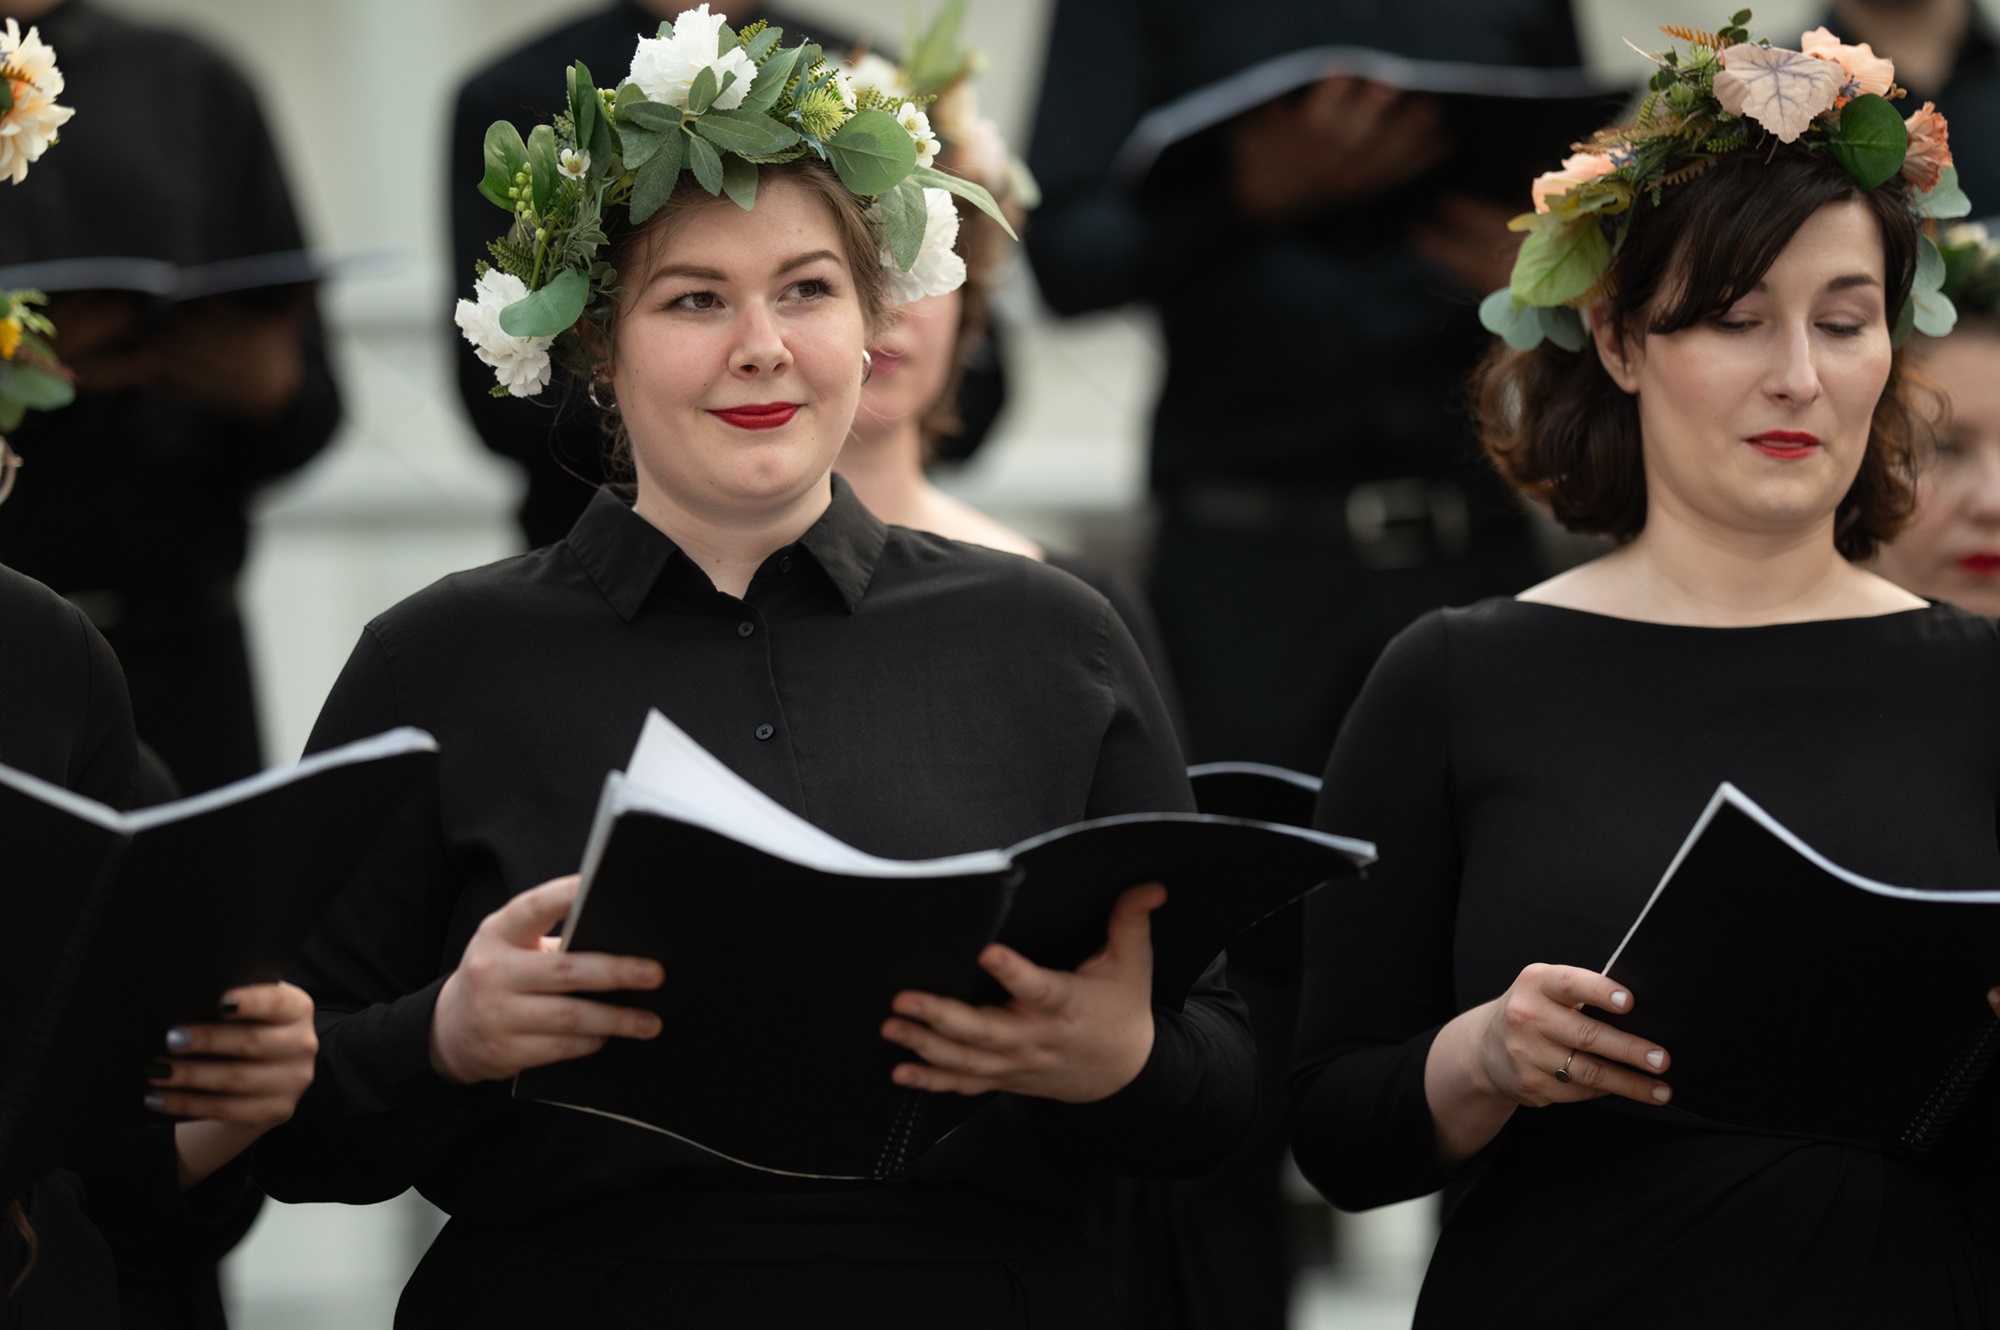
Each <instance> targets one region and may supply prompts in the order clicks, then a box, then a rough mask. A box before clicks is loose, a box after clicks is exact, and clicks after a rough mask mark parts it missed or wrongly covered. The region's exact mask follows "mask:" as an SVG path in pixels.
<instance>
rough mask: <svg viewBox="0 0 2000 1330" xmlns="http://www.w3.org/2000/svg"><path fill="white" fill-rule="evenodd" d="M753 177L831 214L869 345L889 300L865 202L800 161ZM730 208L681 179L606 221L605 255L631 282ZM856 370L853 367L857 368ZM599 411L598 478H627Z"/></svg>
mask: <svg viewBox="0 0 2000 1330" xmlns="http://www.w3.org/2000/svg"><path fill="white" fill-rule="evenodd" d="M757 176H758V180H757V185H758V190H759V192H760V193H761V192H762V191H763V190H766V189H769V188H770V187H771V185H772V184H773V183H774V182H776V181H779V180H790V181H793V182H795V183H797V184H800V185H802V186H804V187H805V188H806V190H807V191H808V192H810V193H811V194H813V195H814V196H815V197H817V198H818V199H819V201H820V202H821V203H824V204H825V205H826V208H827V211H828V212H829V213H831V214H832V215H833V222H834V230H835V231H836V232H837V233H838V234H839V236H840V247H841V249H842V250H843V251H844V252H845V254H846V256H847V267H848V278H849V280H850V281H852V282H853V283H854V295H855V298H856V300H858V301H859V302H860V304H861V320H862V323H863V325H864V327H865V328H866V330H867V334H868V338H869V340H871V341H872V340H873V339H874V337H875V335H876V334H877V333H879V332H880V331H881V330H882V327H883V325H884V323H885V322H886V321H887V319H888V317H889V296H888V292H887V290H886V289H885V286H884V283H883V278H882V264H881V262H880V259H879V246H880V243H881V242H880V241H879V240H878V239H877V238H876V235H875V229H874V227H873V226H871V225H870V224H869V221H868V214H867V208H866V205H865V204H863V203H862V201H861V200H860V199H859V198H856V197H855V195H854V193H853V192H852V191H851V190H849V189H848V188H847V186H845V185H843V184H841V183H840V177H839V176H836V175H835V174H834V173H833V168H832V167H830V166H828V165H827V164H826V163H824V162H821V161H819V160H817V159H815V158H802V159H800V160H799V161H796V162H786V163H784V164H783V165H779V166H760V167H758V168H757ZM735 206H736V205H735V204H734V203H732V202H730V201H729V199H728V198H727V197H726V196H724V197H720V198H718V197H717V196H716V195H713V194H710V193H709V192H708V191H707V190H705V189H703V188H702V187H701V186H700V185H699V184H698V183H696V181H695V179H694V177H693V175H691V174H690V175H684V176H683V177H682V178H681V181H680V184H679V185H678V186H676V187H675V189H674V192H673V193H672V194H671V195H669V196H668V198H667V201H666V202H665V203H663V204H661V205H660V208H659V211H657V212H655V213H654V214H653V215H652V216H651V217H648V218H647V219H646V220H645V221H644V222H643V223H642V224H640V225H638V226H634V225H632V223H631V222H630V221H629V220H627V218H626V216H625V212H624V210H623V209H620V210H618V211H617V212H616V213H615V214H614V215H613V216H610V217H607V218H606V219H605V226H604V232H605V239H606V244H605V247H604V253H605V258H606V260H607V261H608V262H609V263H610V264H611V266H612V267H614V268H616V269H617V270H618V272H619V274H620V277H619V280H620V281H621V283H623V282H629V281H630V280H631V279H632V278H634V277H636V275H637V274H638V272H639V269H640V266H641V265H642V263H643V262H644V260H645V258H646V256H647V255H648V254H649V253H651V252H652V250H653V248H654V247H655V246H656V245H659V244H662V243H664V242H665V241H666V240H668V239H669V238H670V237H672V235H673V234H674V232H675V231H677V230H679V229H680V228H681V227H682V226H684V225H686V223H687V220H688V218H689V217H691V216H692V215H693V214H694V213H695V212H697V211H699V210H700V209H702V208H705V207H728V208H734V207H735ZM617 323H618V317H617V314H616V313H615V312H614V313H613V314H612V315H611V317H610V319H609V321H608V322H607V323H606V325H605V336H604V339H602V340H603V344H602V345H601V346H600V347H599V348H598V349H597V354H596V355H595V357H594V358H593V360H592V363H591V366H590V372H591V373H592V374H595V373H596V372H597V371H598V370H599V369H601V368H603V367H604V365H606V364H607V363H609V360H610V344H609V338H610V337H612V336H614V335H615V334H616V332H617ZM855 368H856V372H857V373H858V372H859V370H860V367H859V366H858V365H857V366H856V367H855ZM601 414H602V416H603V425H604V435H605V448H604V474H605V475H606V476H607V477H608V478H610V479H612V480H620V481H630V480H631V479H632V475H633V471H632V438H631V435H629V434H628V433H626V430H625V424H624V421H623V420H622V419H621V418H620V417H619V414H618V408H617V406H616V404H615V403H614V404H611V405H609V406H608V407H607V408H606V409H604V410H603V412H602V413H601Z"/></svg>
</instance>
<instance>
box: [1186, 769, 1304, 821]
mask: <svg viewBox="0 0 2000 1330" xmlns="http://www.w3.org/2000/svg"><path fill="white" fill-rule="evenodd" d="M1188 784H1190V785H1192V786H1193V787H1194V806H1195V807H1196V808H1199V809H1200V810H1201V811H1202V812H1204V813H1219V814H1221V815H1222V816H1223V817H1247V818H1249V819H1251V820H1252V821H1256V822H1277V823H1280V824H1282V825H1284V826H1288V827H1309V826H1311V825H1312V823H1313V810H1314V809H1315V808H1316V807H1317V806H1318V804H1319V789H1320V778H1319V777H1318V776H1308V775H1306V774H1305V773H1304V772H1302V771H1292V770H1290V769H1289V768H1286V767H1275V766H1272V765H1271V764H1270V763H1268V762H1202V763H1198V764H1197V765H1195V766H1191V767H1189V768H1188Z"/></svg>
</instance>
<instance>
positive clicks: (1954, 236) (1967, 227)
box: [1944, 222, 1993, 249]
mask: <svg viewBox="0 0 2000 1330" xmlns="http://www.w3.org/2000/svg"><path fill="white" fill-rule="evenodd" d="M1992 239H1993V237H1992V236H1990V235H1988V234H1987V232H1986V223H1984V222H1958V223H1955V224H1954V225H1952V226H1948V227H1946V228H1945V233H1944V243H1945V244H1946V245H1948V246H1950V247H1951V248H1953V249H1957V248H1958V247H1959V246H1961V245H1985V244H1988V243H1990V242H1991V241H1992Z"/></svg>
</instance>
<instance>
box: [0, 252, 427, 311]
mask: <svg viewBox="0 0 2000 1330" xmlns="http://www.w3.org/2000/svg"><path fill="white" fill-rule="evenodd" d="M397 263H398V260H397V258H396V256H395V254H394V253H393V252H391V251H388V250H370V251H367V252H365V253H360V254H352V255H347V256H345V257H342V258H337V259H329V258H326V257H324V256H321V255H317V254H314V253H313V252H312V251H311V250H305V249H286V250H277V251H274V252H272V253H268V254H245V255H241V256H239V257H237V258H233V259H217V260H216V261H214V262H213V263H197V264H193V265H189V266H182V265H181V264H178V263H171V262H169V261H167V260H166V259H148V258H137V257H133V256H130V255H117V254H107V255H100V256H95V257H91V258H71V259H38V260H35V261H33V262H29V263H14V264H8V265H5V266H0V290H14V289H18V288H22V287H25V288H27V289H29V290H33V291H42V292H46V293H48V294H51V295H54V294H57V293H60V292H64V291H130V292H133V293H135V294H137V295H143V296H150V297H152V298H153V299H154V300H156V301H159V302H160V303H162V304H179V303H181V302H183V301H188V300H204V299H207V298H208V297H210V296H220V295H241V294H247V293H249V292H254V291H265V290H269V289H271V288H274V287H287V286H307V285H311V284H314V283H317V282H322V281H326V280H328V279H330V278H334V277H360V276H376V275H380V274H382V273H385V272H388V271H391V270H393V269H394V268H395V267H396V266H397Z"/></svg>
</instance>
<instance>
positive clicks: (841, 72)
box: [833, 69, 855, 112]
mask: <svg viewBox="0 0 2000 1330" xmlns="http://www.w3.org/2000/svg"><path fill="white" fill-rule="evenodd" d="M833 90H834V91H835V92H836V93H838V94H839V95H840V104H841V105H842V106H844V107H846V108H847V109H848V111H850V112H852V111H853V110H854V108H855V101H854V75H853V74H852V73H851V72H849V71H848V70H845V69H835V70H834V71H833Z"/></svg>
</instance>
